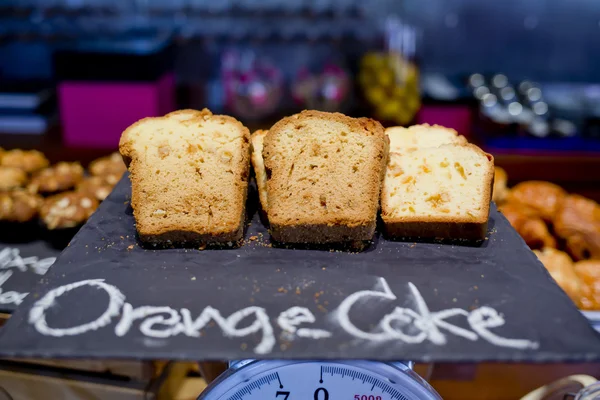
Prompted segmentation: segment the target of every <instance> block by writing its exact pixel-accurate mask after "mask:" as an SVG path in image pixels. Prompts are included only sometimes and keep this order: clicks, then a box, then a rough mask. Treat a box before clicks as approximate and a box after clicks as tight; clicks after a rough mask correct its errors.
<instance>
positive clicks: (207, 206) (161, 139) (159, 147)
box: [119, 109, 250, 245]
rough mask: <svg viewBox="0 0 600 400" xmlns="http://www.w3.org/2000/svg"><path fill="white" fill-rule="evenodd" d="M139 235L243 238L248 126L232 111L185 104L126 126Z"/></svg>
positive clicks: (150, 239)
mask: <svg viewBox="0 0 600 400" xmlns="http://www.w3.org/2000/svg"><path fill="white" fill-rule="evenodd" d="M119 150H120V152H121V154H122V156H123V158H124V160H125V163H126V164H127V165H128V168H129V171H130V174H131V175H130V178H131V187H132V196H131V206H132V208H133V211H134V216H135V220H136V228H137V231H138V234H139V237H140V240H141V241H142V242H146V243H149V244H156V245H159V244H160V245H169V244H185V245H203V244H229V245H232V244H233V243H234V242H238V241H239V240H241V238H242V234H243V228H244V220H245V205H246V196H247V191H248V173H249V164H250V162H249V156H250V154H249V152H250V133H249V132H248V129H247V128H246V127H244V126H243V125H242V124H241V123H240V122H239V121H237V120H236V119H234V118H232V117H228V116H223V115H213V114H212V113H211V112H210V111H209V110H207V109H204V110H202V111H195V110H182V111H176V112H173V113H170V114H167V115H166V116H164V117H156V118H145V119H143V120H141V121H138V122H136V123H135V124H133V125H132V126H130V127H129V128H127V129H126V130H125V132H123V134H122V136H121V141H120V144H119Z"/></svg>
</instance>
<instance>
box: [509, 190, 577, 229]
mask: <svg viewBox="0 0 600 400" xmlns="http://www.w3.org/2000/svg"><path fill="white" fill-rule="evenodd" d="M566 195H567V192H565V191H564V190H563V189H562V188H561V187H560V186H558V185H555V184H553V183H550V182H543V181H527V182H521V183H519V184H517V185H515V187H513V188H512V189H511V190H510V194H509V195H508V197H507V201H508V202H511V203H519V204H522V205H524V206H527V207H529V208H532V209H534V210H535V211H536V212H537V214H538V215H539V216H540V218H542V219H543V220H544V221H546V222H551V221H552V220H553V218H554V215H555V214H556V212H557V211H558V209H559V208H560V205H561V203H562V201H563V200H564V198H565V197H566Z"/></svg>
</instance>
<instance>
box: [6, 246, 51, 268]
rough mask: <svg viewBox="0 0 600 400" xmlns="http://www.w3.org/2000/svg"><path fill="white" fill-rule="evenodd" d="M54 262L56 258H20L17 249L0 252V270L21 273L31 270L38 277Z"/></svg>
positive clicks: (19, 252) (7, 248)
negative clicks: (15, 270)
mask: <svg viewBox="0 0 600 400" xmlns="http://www.w3.org/2000/svg"><path fill="white" fill-rule="evenodd" d="M54 261H56V257H47V258H39V257H35V256H34V257H25V258H23V257H21V251H20V250H19V249H15V248H11V247H5V248H4V249H2V250H0V269H9V268H16V269H18V270H19V271H21V272H26V271H28V270H32V271H33V272H35V273H36V274H38V275H44V274H45V273H46V271H48V268H50V266H51V265H52V264H54Z"/></svg>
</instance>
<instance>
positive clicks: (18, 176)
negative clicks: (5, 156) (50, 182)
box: [0, 167, 28, 191]
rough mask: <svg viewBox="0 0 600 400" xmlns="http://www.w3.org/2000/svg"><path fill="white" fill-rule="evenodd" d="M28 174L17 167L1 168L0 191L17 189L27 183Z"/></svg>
mask: <svg viewBox="0 0 600 400" xmlns="http://www.w3.org/2000/svg"><path fill="white" fill-rule="evenodd" d="M27 179H28V177H27V173H26V172H25V171H23V170H22V169H19V168H15V167H0V191H5V190H12V189H17V188H20V187H23V186H25V184H26V183H27Z"/></svg>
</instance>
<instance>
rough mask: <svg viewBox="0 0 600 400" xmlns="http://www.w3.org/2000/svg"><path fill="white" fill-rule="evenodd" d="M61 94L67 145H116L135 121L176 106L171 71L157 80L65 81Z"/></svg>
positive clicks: (60, 104) (92, 146)
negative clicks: (124, 131) (122, 134)
mask: <svg viewBox="0 0 600 400" xmlns="http://www.w3.org/2000/svg"><path fill="white" fill-rule="evenodd" d="M58 98H59V107H60V117H61V121H62V128H63V140H64V143H65V145H66V146H67V147H80V148H82V147H85V148H110V149H114V148H117V147H118V145H119V138H120V137H121V133H122V132H123V130H125V129H126V128H127V127H128V126H129V125H131V124H132V123H134V122H136V121H138V120H140V119H142V118H145V117H155V116H160V115H164V114H167V113H169V112H171V111H173V110H175V107H176V105H175V79H174V77H173V74H172V73H168V74H165V75H163V76H162V78H160V79H158V80H157V81H155V82H81V81H72V82H69V81H65V82H62V83H60V84H59V85H58Z"/></svg>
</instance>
